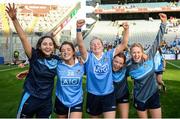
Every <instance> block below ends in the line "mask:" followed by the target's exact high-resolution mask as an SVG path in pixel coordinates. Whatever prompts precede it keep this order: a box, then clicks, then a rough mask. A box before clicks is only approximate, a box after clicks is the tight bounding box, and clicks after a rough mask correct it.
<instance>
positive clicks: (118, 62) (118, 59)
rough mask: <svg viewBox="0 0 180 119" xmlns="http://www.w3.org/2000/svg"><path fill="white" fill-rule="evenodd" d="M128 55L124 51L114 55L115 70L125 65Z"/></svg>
mask: <svg viewBox="0 0 180 119" xmlns="http://www.w3.org/2000/svg"><path fill="white" fill-rule="evenodd" d="M125 61H126V56H125V55H124V54H123V53H119V54H117V55H115V56H114V59H113V71H118V70H120V69H121V68H123V67H124V65H125Z"/></svg>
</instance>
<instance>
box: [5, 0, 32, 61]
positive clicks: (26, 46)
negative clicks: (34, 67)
mask: <svg viewBox="0 0 180 119" xmlns="http://www.w3.org/2000/svg"><path fill="white" fill-rule="evenodd" d="M6 12H7V14H8V15H9V17H10V18H11V20H12V22H13V24H14V27H15V29H16V31H17V33H18V36H19V37H20V40H21V42H22V45H23V47H24V50H25V52H26V54H27V56H28V57H29V58H31V55H32V47H31V44H30V43H29V41H28V38H27V36H26V34H25V32H24V31H23V29H22V27H21V25H20V24H19V21H18V19H17V17H16V12H17V9H16V8H15V4H14V3H13V6H11V5H10V4H9V5H8V6H6Z"/></svg>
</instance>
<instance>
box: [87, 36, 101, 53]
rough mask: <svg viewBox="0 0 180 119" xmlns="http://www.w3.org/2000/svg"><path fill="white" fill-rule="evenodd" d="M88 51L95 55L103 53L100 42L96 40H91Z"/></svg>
mask: <svg viewBox="0 0 180 119" xmlns="http://www.w3.org/2000/svg"><path fill="white" fill-rule="evenodd" d="M90 49H91V51H92V52H93V53H94V54H95V55H99V54H101V53H102V52H103V44H102V41H101V40H100V39H98V38H95V39H93V40H91V43H90Z"/></svg>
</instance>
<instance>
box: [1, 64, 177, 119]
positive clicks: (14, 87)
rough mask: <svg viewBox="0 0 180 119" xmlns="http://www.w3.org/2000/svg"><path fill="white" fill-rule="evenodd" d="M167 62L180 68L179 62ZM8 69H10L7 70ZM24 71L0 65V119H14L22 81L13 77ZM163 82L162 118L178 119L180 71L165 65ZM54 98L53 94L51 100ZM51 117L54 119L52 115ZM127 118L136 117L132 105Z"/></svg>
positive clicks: (84, 115)
mask: <svg viewBox="0 0 180 119" xmlns="http://www.w3.org/2000/svg"><path fill="white" fill-rule="evenodd" d="M169 62H170V63H173V64H175V65H177V66H180V60H179V61H169ZM9 68H11V69H10V70H9ZM25 69H27V67H25V68H22V69H21V68H18V67H17V66H8V65H0V118H15V117H16V112H17V108H18V105H19V101H20V98H21V94H22V87H23V83H24V80H17V79H16V77H15V76H16V74H17V73H19V72H21V71H23V70H25ZM84 79H85V78H84ZM163 80H164V82H165V84H166V86H167V92H166V93H165V94H164V93H161V95H160V97H161V107H162V115H163V118H180V69H179V68H177V67H175V66H172V65H170V64H167V67H166V71H165V72H164V74H163ZM128 82H129V86H130V89H131V88H132V81H131V80H130V79H128ZM83 87H84V88H85V80H84V81H83ZM54 97H55V96H54V93H53V99H54ZM85 100H86V97H85V99H84V111H83V117H84V118H85V117H88V115H87V114H86V112H85V103H86V102H85ZM52 117H56V116H55V114H54V113H53V114H52ZM117 117H118V116H117ZM129 117H130V118H136V117H137V114H136V111H135V109H134V107H133V106H132V103H131V104H130V113H129Z"/></svg>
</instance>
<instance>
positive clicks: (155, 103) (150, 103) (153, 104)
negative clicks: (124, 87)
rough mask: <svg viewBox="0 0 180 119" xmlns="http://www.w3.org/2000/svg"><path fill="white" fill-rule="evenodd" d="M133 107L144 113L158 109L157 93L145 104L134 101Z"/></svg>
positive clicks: (158, 99)
mask: <svg viewBox="0 0 180 119" xmlns="http://www.w3.org/2000/svg"><path fill="white" fill-rule="evenodd" d="M134 107H135V108H136V109H137V110H139V111H145V110H146V109H157V108H160V107H161V106H160V97H159V91H157V92H156V93H154V94H153V95H152V96H151V97H150V98H149V99H148V100H147V101H146V102H145V103H143V102H140V101H137V100H136V99H135V100H134Z"/></svg>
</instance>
